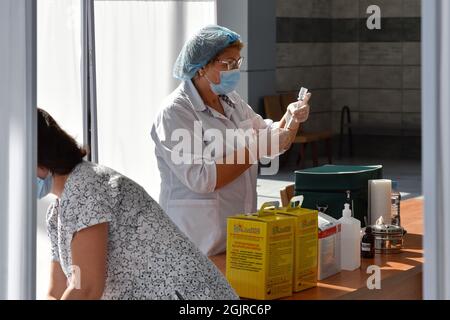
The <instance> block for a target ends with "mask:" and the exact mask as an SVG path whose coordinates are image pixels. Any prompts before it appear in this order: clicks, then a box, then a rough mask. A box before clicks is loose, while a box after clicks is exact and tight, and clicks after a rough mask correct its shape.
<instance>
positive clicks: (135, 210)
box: [37, 109, 237, 299]
mask: <svg viewBox="0 0 450 320" xmlns="http://www.w3.org/2000/svg"><path fill="white" fill-rule="evenodd" d="M85 155H86V151H85V150H83V149H81V148H79V147H78V145H77V144H76V142H75V140H74V139H73V138H72V137H70V136H69V135H68V134H67V133H66V132H65V131H63V130H62V129H61V128H60V127H59V126H58V124H57V123H56V122H55V120H53V118H52V117H51V116H50V115H49V114H48V113H47V112H45V111H43V110H41V109H39V110H38V178H37V183H38V198H42V197H44V196H45V195H47V194H48V193H50V192H51V193H53V194H55V195H56V196H57V199H56V201H55V203H53V204H52V205H51V206H50V207H49V209H48V213H47V230H48V234H49V237H50V240H51V253H52V264H51V280H50V289H49V293H48V297H49V298H50V299H100V298H103V299H180V298H184V299H235V298H237V296H236V294H235V292H234V291H233V289H232V288H231V287H230V285H229V284H228V282H227V281H226V279H225V278H224V277H223V275H222V274H221V273H220V271H219V270H218V269H217V268H216V267H215V266H214V265H213V264H212V262H211V261H210V260H209V259H208V258H207V257H206V256H205V255H203V254H202V253H201V252H200V251H199V250H198V249H197V248H196V247H195V245H194V244H193V243H191V242H190V241H189V240H188V239H187V238H186V236H185V235H183V234H182V233H181V232H180V231H179V229H178V228H177V227H176V226H175V224H174V223H173V222H172V221H171V220H170V218H169V217H168V216H167V215H166V214H165V213H164V212H163V211H162V209H161V208H160V207H159V205H158V204H157V203H156V202H155V201H154V200H153V199H152V198H151V197H150V196H149V195H148V194H147V193H146V192H145V190H144V189H143V188H142V187H141V186H139V185H138V184H137V183H135V182H134V181H132V180H130V179H128V178H127V177H125V176H123V175H121V174H120V173H118V172H116V171H114V170H112V169H109V168H107V167H104V166H100V165H97V164H94V163H91V162H87V161H83V157H84V156H85ZM68 279H69V280H70V282H69V284H67V283H68V282H67V280H68Z"/></svg>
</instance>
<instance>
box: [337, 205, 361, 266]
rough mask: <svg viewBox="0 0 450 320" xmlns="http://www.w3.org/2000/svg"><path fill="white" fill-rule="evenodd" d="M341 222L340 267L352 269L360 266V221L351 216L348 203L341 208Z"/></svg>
mask: <svg viewBox="0 0 450 320" xmlns="http://www.w3.org/2000/svg"><path fill="white" fill-rule="evenodd" d="M339 222H340V223H341V268H342V270H348V271H353V270H355V269H357V268H359V267H360V266H361V253H360V243H361V242H360V241H361V235H360V233H361V222H360V221H359V220H358V219H355V218H353V217H352V211H351V210H350V204H348V203H346V204H345V208H344V210H342V218H340V219H339Z"/></svg>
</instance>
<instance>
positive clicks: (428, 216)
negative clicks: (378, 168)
mask: <svg viewBox="0 0 450 320" xmlns="http://www.w3.org/2000/svg"><path fill="white" fill-rule="evenodd" d="M449 18H450V2H449V1H441V0H426V1H422V70H423V71H422V90H423V94H422V133H423V134H422V161H423V164H422V176H423V190H424V197H425V208H424V211H425V213H424V214H425V215H424V218H425V219H424V221H425V234H424V250H425V265H424V278H423V291H424V298H425V299H450V274H449V270H450V143H449V141H450V126H449V123H450V108H449V106H450V93H449V92H450V23H449Z"/></svg>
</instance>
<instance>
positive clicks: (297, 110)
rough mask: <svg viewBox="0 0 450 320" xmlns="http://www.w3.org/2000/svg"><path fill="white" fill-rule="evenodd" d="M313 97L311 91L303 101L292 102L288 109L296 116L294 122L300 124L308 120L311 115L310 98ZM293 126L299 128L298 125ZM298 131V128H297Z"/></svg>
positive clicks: (292, 115) (291, 114)
mask: <svg viewBox="0 0 450 320" xmlns="http://www.w3.org/2000/svg"><path fill="white" fill-rule="evenodd" d="M310 98H311V93H308V94H307V95H306V97H305V99H304V100H303V101H296V102H293V103H291V104H290V105H289V106H288V108H287V111H288V112H289V114H290V116H291V117H293V118H294V123H295V124H297V125H300V123H303V122H306V120H308V117H309V110H310V107H309V104H308V103H309V99H310ZM293 128H295V129H298V126H293ZM295 131H297V130H295Z"/></svg>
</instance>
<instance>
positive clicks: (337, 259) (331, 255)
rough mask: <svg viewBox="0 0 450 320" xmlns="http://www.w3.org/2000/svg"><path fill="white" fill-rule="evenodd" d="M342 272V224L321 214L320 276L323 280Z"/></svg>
mask: <svg viewBox="0 0 450 320" xmlns="http://www.w3.org/2000/svg"><path fill="white" fill-rule="evenodd" d="M339 272H341V224H340V223H339V221H338V220H336V219H334V218H332V217H330V216H329V215H326V214H324V213H322V212H319V274H318V279H319V280H323V279H325V278H328V277H330V276H332V275H334V274H336V273H339Z"/></svg>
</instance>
